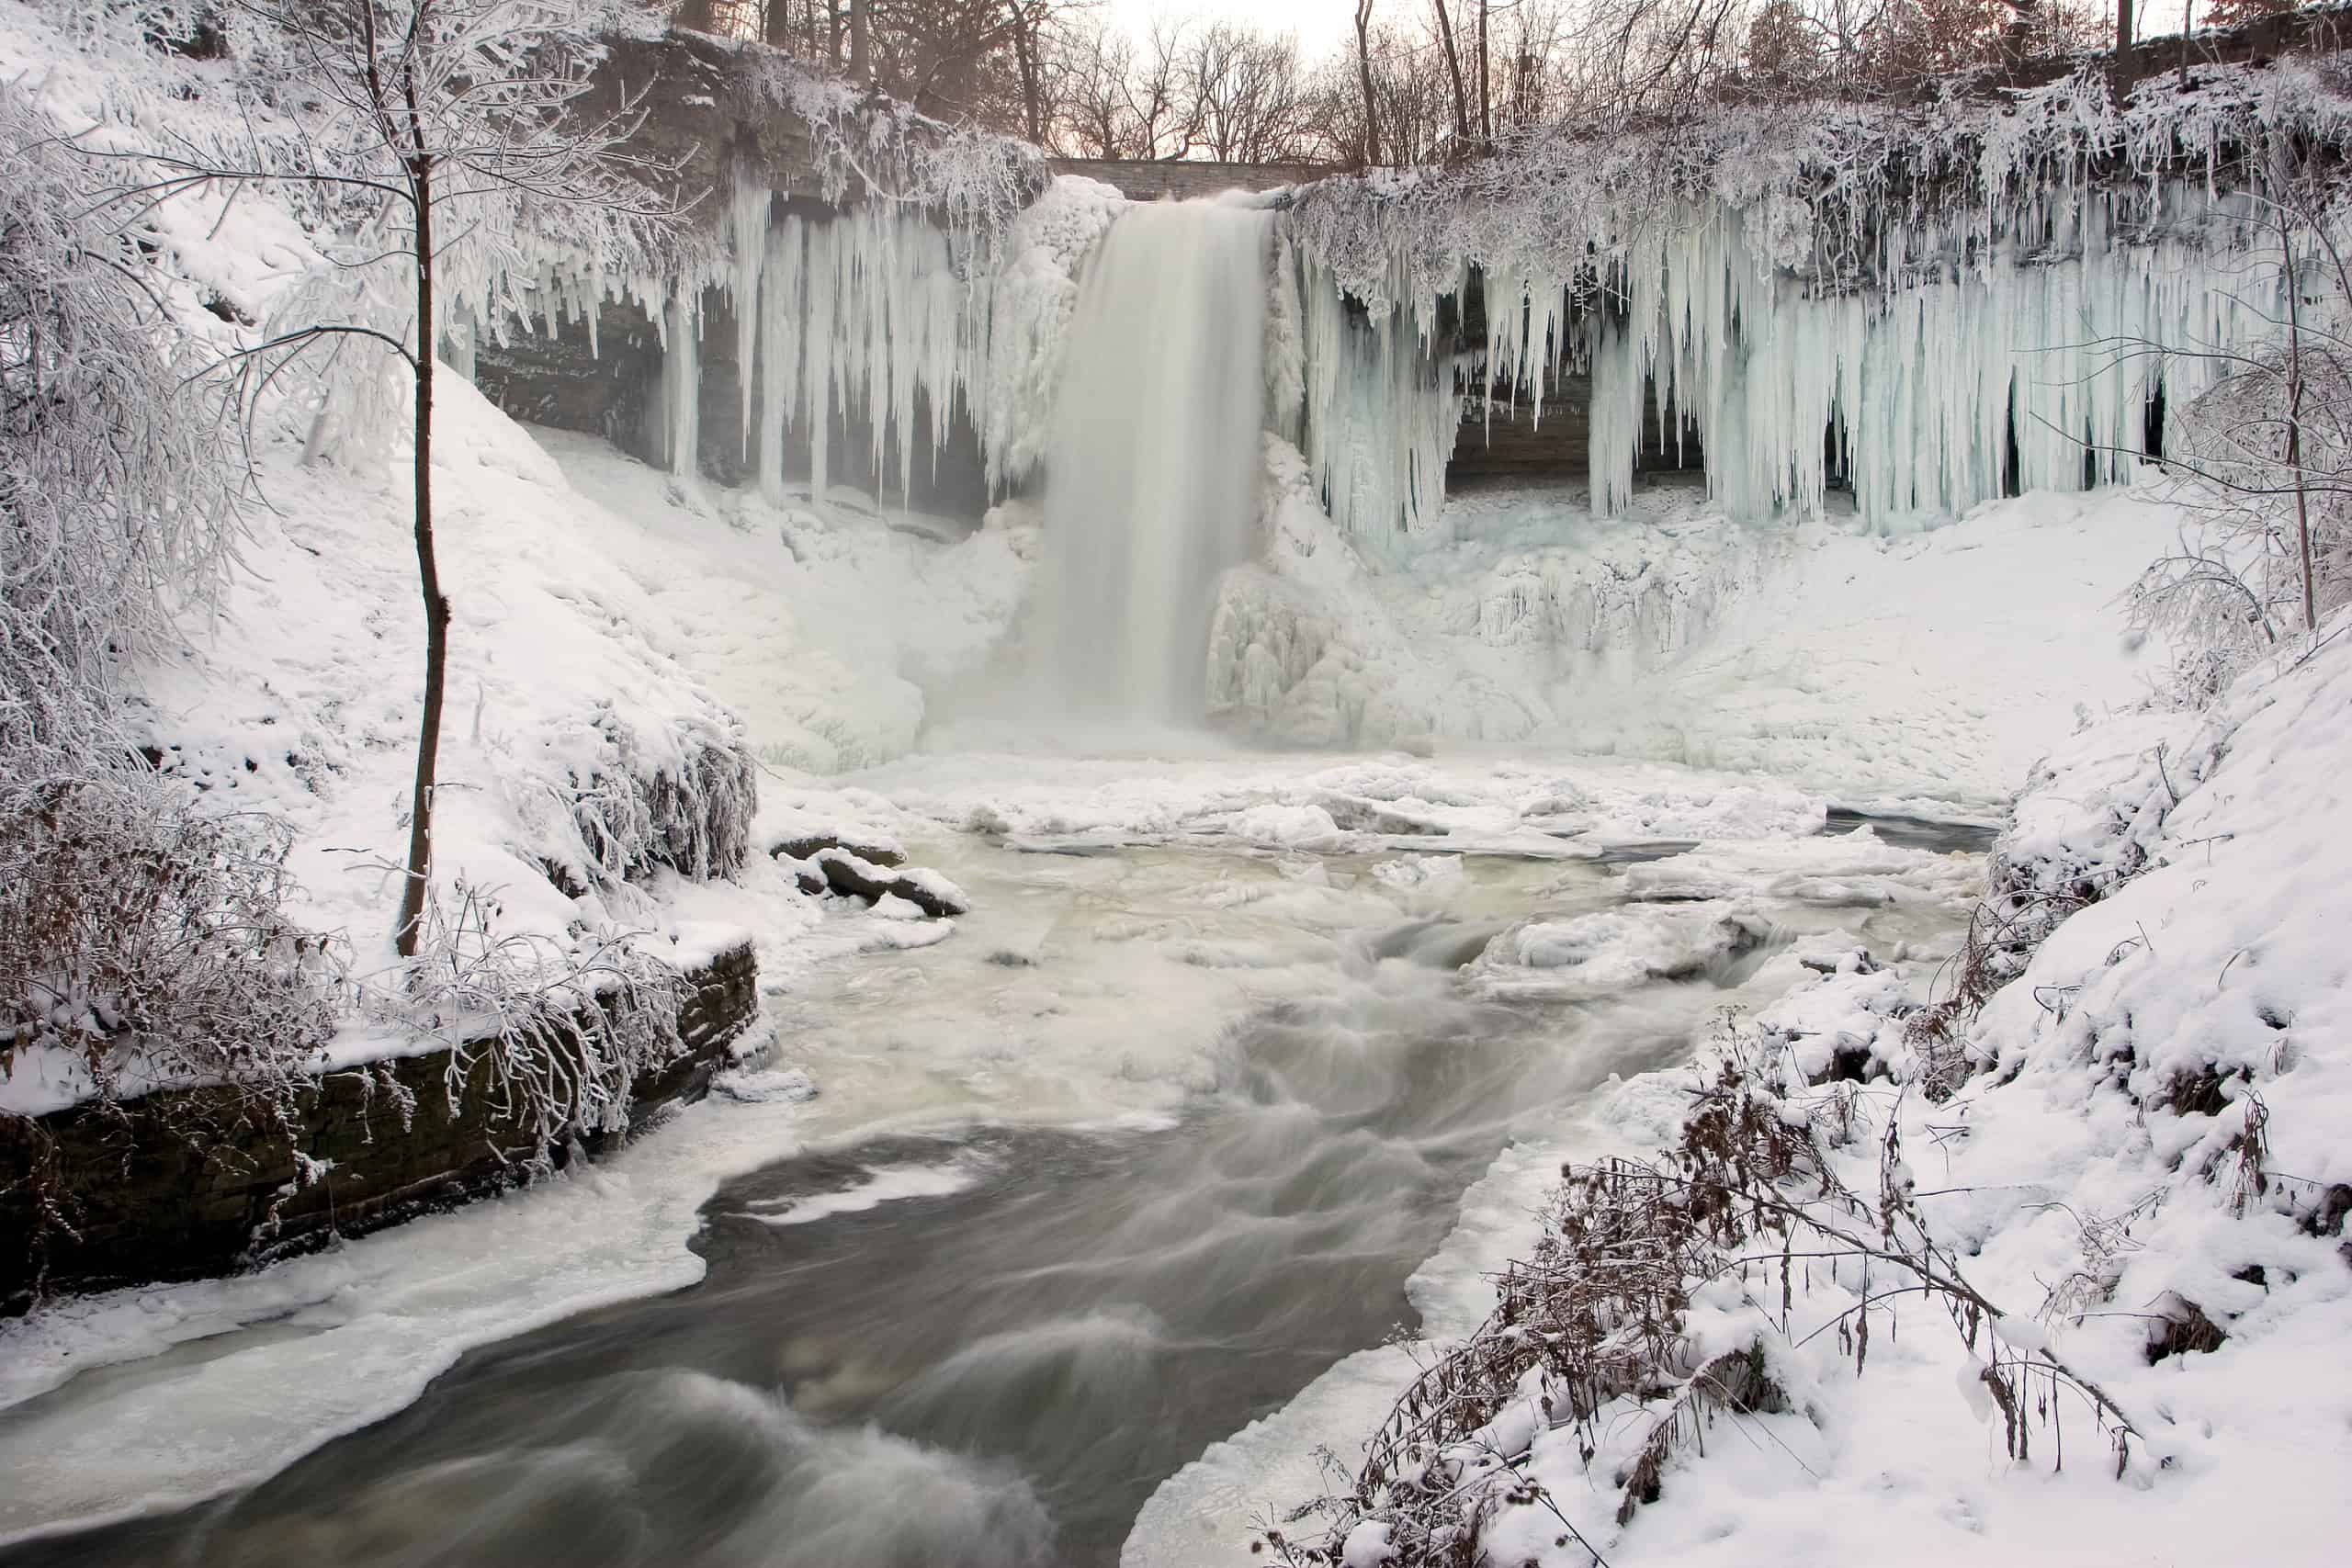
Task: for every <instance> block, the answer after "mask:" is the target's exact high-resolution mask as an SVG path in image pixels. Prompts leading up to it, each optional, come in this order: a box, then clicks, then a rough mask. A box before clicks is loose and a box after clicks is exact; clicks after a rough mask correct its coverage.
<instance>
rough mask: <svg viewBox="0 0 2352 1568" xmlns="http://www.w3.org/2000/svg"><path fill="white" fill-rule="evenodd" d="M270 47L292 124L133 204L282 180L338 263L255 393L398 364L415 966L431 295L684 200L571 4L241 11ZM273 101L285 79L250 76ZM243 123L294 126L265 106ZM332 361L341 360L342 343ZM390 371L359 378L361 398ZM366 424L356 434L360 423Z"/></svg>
mask: <svg viewBox="0 0 2352 1568" xmlns="http://www.w3.org/2000/svg"><path fill="white" fill-rule="evenodd" d="M240 5H241V8H242V9H243V10H244V11H246V12H247V13H248V14H249V15H251V16H252V17H254V19H255V20H256V21H258V22H260V23H261V24H262V25H263V26H265V27H266V28H269V29H270V30H271V31H272V32H273V33H274V34H275V35H276V36H277V38H278V39H281V40H282V43H283V47H284V49H285V51H286V54H285V59H286V69H287V71H288V74H289V76H290V82H288V84H286V85H290V86H291V87H292V88H293V89H294V90H295V92H296V93H298V94H300V96H302V97H303V98H305V99H307V100H309V101H311V102H313V103H315V105H316V106H317V107H316V109H315V112H313V113H311V114H310V115H308V116H306V117H305V118H304V119H303V120H302V121H301V122H300V124H299V127H297V128H296V129H293V130H288V131H284V132H282V133H279V134H277V135H275V136H264V135H262V134H260V133H258V132H256V133H254V135H253V136H252V137H251V139H250V140H249V141H245V142H243V143H241V144H239V145H235V146H232V147H224V148H199V147H197V146H194V145H185V146H181V147H177V148H171V149H164V150H159V151H154V152H147V153H144V154H142V155H141V162H142V164H144V165H146V166H148V167H153V168H160V169H161V170H162V171H164V173H163V177H162V178H161V179H159V180H156V181H153V182H150V183H147V184H144V185H142V186H140V187H139V188H138V189H136V190H134V191H130V192H126V193H124V194H125V195H126V197H136V198H138V199H141V200H160V199H169V198H170V197H174V196H175V195H178V194H181V193H184V192H187V191H189V190H194V189H198V188H202V187H206V186H214V185H218V184H223V183H226V184H232V185H234V184H243V183H260V184H264V185H266V186H272V187H274V188H276V189H277V192H278V193H279V194H280V196H281V197H284V198H285V199H286V200H287V201H288V203H289V205H291V206H292V207H293V208H294V209H295V210H296V211H298V212H299V213H300V215H301V216H302V217H303V218H304V220H305V221H306V226H308V227H309V228H311V231H312V232H313V233H314V234H316V235H319V236H320V237H321V238H322V240H323V241H324V242H325V243H327V244H328V245H329V246H331V247H335V248H339V249H340V251H341V252H342V254H341V257H340V263H339V265H337V266H336V267H335V268H334V269H332V270H331V271H330V272H328V273H326V274H322V275H321V276H319V277H317V278H315V279H314V280H313V282H312V285H311V287H308V288H300V289H297V290H295V291H294V294H293V298H292V300H291V303H290V305H289V307H288V309H289V310H293V311H295V312H298V314H296V315H294V316H292V317H291V318H289V319H287V320H284V321H281V322H280V323H278V324H277V327H276V330H273V331H272V332H271V333H269V335H268V336H267V337H266V339H265V340H264V341H262V342H261V343H259V344H255V345H254V346H253V347H251V348H249V349H247V350H244V351H243V353H242V354H241V355H240V356H239V363H240V364H241V366H242V368H243V377H244V385H245V387H246V388H247V389H248V390H249V391H250V392H251V393H252V394H253V395H254V399H255V400H257V398H258V395H259V393H260V391H261V390H262V389H266V388H268V387H270V386H272V385H274V384H276V383H277V382H278V381H279V380H280V379H281V378H283V377H284V376H285V374H286V373H287V372H288V370H289V369H290V368H291V367H293V366H294V364H295V362H296V361H298V360H300V359H301V358H303V357H304V356H305V355H309V354H311V352H313V351H316V350H336V351H340V350H341V349H343V348H345V347H346V346H348V345H349V344H353V343H355V342H356V343H358V344H363V345H366V346H371V347H373V348H375V349H377V350H379V351H381V353H382V354H383V355H388V356H390V360H391V361H393V362H394V363H396V364H397V365H399V366H400V367H401V369H402V370H403V371H404V372H405V373H406V376H405V379H406V381H407V384H408V387H409V390H410V394H411V396H410V402H411V408H412V413H413V455H412V457H413V460H412V479H413V495H412V525H413V535H414V540H415V547H416V565H417V582H418V588H419V590H420V592H421V595H422V597H423V601H424V627H425V654H424V712H423V716H422V718H421V720H420V724H419V734H418V738H417V754H416V773H415V781H414V786H413V791H412V795H411V800H410V808H409V843H408V853H407V856H406V861H405V865H404V883H403V886H402V891H401V908H400V914H399V917H398V919H397V921H396V923H395V925H394V929H393V940H394V943H395V945H396V947H397V948H398V950H399V952H400V953H401V956H402V957H403V958H410V957H413V956H414V955H415V953H416V946H417V939H418V935H419V931H420V929H421V925H422V921H423V918H424V901H425V895H426V892H427V889H428V887H429V885H430V875H431V867H432V856H433V806H434V793H435V787H436V783H437V765H438V759H439V754H440V743H441V717H442V706H443V698H444V688H445V684H446V679H447V661H448V639H449V600H448V596H447V592H445V590H444V588H443V586H442V579H441V568H440V559H439V555H438V552H437V550H436V548H435V537H434V523H435V515H434V502H433V435H434V381H435V364H436V358H437V348H438V340H439V336H440V333H441V332H442V330H443V328H444V327H445V326H446V325H447V321H448V320H449V318H450V310H449V304H450V302H449V300H448V299H447V298H446V297H445V296H444V295H443V294H442V292H441V291H440V288H439V284H440V281H441V278H442V276H443V275H444V274H445V273H446V272H447V271H448V270H450V269H451V268H452V267H458V268H460V269H463V268H465V267H467V266H469V265H472V263H473V260H474V259H475V258H479V257H481V256H482V255H484V254H489V255H497V254H501V253H504V254H515V253H517V252H524V253H527V252H533V251H539V252H562V251H567V250H568V251H570V252H571V254H575V255H577V256H579V257H581V258H582V262H583V264H585V265H598V263H599V261H603V262H609V261H610V260H611V259H612V258H613V257H614V256H616V255H626V256H633V257H636V258H639V259H647V260H650V259H651V258H654V257H656V256H658V254H660V253H661V252H662V249H663V247H664V246H665V245H666V244H667V243H668V241H669V239H670V237H671V234H672V232H673V230H674V227H675V224H676V220H677V218H678V216H679V214H680V212H681V210H682V206H681V203H680V202H679V200H678V199H677V198H676V197H675V196H674V195H673V194H666V193H664V192H663V191H662V190H661V189H659V188H657V182H659V181H661V180H662V179H663V178H664V177H665V176H667V175H670V174H673V173H674V168H673V166H672V165H668V164H662V162H660V161H659V160H658V159H657V158H655V157H654V156H652V155H650V154H647V153H641V152H635V151H632V149H631V147H630V141H631V138H632V137H633V136H634V135H635V133H636V131H637V130H638V128H639V124H640V122H641V119H642V114H641V111H640V108H639V105H638V103H637V102H636V100H634V99H624V101H622V102H621V103H620V104H619V105H618V106H617V107H613V108H611V109H608V110H605V111H604V112H600V113H585V112H582V110H583V108H584V100H586V99H588V98H589V96H590V95H591V93H592V92H593V90H594V84H593V82H592V73H593V72H594V68H595V65H596V63H597V62H598V61H599V60H600V59H601V58H602V50H601V46H600V45H599V43H598V42H597V33H596V28H597V25H598V22H599V20H600V17H601V13H600V11H599V9H598V8H597V7H595V6H578V5H572V4H565V3H563V0H240ZM244 85H245V87H246V88H247V90H249V91H252V92H254V94H255V95H256V96H262V97H265V98H266V97H269V96H275V92H276V89H277V86H278V84H277V83H274V82H252V81H249V82H247V83H246V84H244ZM247 123H248V124H249V125H263V124H273V123H275V124H281V125H282V124H284V123H285V122H284V121H282V120H277V119H274V118H272V117H270V116H268V115H266V114H255V115H250V116H248V117H247ZM328 357H329V359H330V362H331V363H333V364H336V365H339V366H345V367H348V366H350V365H351V364H352V361H353V358H354V356H352V355H345V354H341V353H340V352H337V353H335V354H333V355H329V356H328ZM380 385H381V378H380V377H379V376H377V375H375V374H374V371H373V367H361V368H357V369H353V370H352V371H351V372H350V374H349V376H348V378H347V381H346V387H347V390H349V391H350V393H351V394H352V395H355V396H360V397H363V398H364V397H365V396H366V395H367V392H368V389H369V388H370V387H371V386H380ZM363 423H364V422H363Z"/></svg>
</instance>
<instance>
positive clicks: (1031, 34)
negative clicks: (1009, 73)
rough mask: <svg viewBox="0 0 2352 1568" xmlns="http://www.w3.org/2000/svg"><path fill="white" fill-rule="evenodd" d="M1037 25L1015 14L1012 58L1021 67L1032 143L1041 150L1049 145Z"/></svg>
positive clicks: (1024, 114)
mask: <svg viewBox="0 0 2352 1568" xmlns="http://www.w3.org/2000/svg"><path fill="white" fill-rule="evenodd" d="M1034 28H1035V21H1034V20H1033V18H1032V17H1030V16H1029V14H1028V13H1027V12H1026V11H1025V10H1023V11H1019V12H1016V13H1015V14H1014V17H1013V22H1012V57H1013V61H1014V62H1015V63H1016V64H1018V65H1019V66H1020V68H1021V109H1022V118H1023V120H1024V121H1026V123H1027V126H1028V130H1029V141H1030V142H1031V143H1032V144H1033V145H1035V146H1038V147H1043V146H1044V145H1045V144H1046V105H1045V90H1044V85H1043V84H1042V82H1041V81H1040V79H1039V73H1038V70H1037V38H1036V34H1035V31H1034V30H1033V29H1034Z"/></svg>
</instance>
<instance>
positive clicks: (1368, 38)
mask: <svg viewBox="0 0 2352 1568" xmlns="http://www.w3.org/2000/svg"><path fill="white" fill-rule="evenodd" d="M1356 72H1357V74H1358V75H1359V76H1360V77H1362V79H1363V161H1364V164H1366V166H1368V167H1372V168H1377V167H1379V165H1380V103H1379V100H1378V99H1377V98H1375V97H1374V96H1373V91H1372V0H1356Z"/></svg>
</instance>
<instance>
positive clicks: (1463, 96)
mask: <svg viewBox="0 0 2352 1568" xmlns="http://www.w3.org/2000/svg"><path fill="white" fill-rule="evenodd" d="M2126 3H2128V0H2126ZM1430 6H1431V8H1432V9H1434V10H1435V11H1436V12H1437V39H1438V42H1439V44H1440V45H1442V47H1443V49H1444V51H1445V75H1446V80H1447V82H1448V83H1450V84H1451V85H1452V86H1453V140H1454V144H1455V145H1456V146H1457V147H1458V146H1460V145H1461V144H1462V143H1464V142H1465V141H1469V140H1470V95H1469V94H1468V93H1467V92H1466V91H1464V88H1463V85H1462V54H1461V51H1458V50H1456V49H1455V48H1454V47H1453V17H1450V16H1448V15H1447V14H1446V0H1430Z"/></svg>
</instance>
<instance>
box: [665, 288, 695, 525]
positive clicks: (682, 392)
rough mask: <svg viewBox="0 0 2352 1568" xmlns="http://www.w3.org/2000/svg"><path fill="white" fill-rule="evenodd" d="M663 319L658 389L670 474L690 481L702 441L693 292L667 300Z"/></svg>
mask: <svg viewBox="0 0 2352 1568" xmlns="http://www.w3.org/2000/svg"><path fill="white" fill-rule="evenodd" d="M666 316H667V320H666V321H665V323H664V328H663V333H662V338H663V346H664V347H665V349H666V350H667V353H666V355H665V357H664V359H663V363H662V395H663V398H664V400H665V402H666V404H667V407H666V409H665V410H664V412H666V414H667V415H668V421H667V423H668V434H669V457H670V471H671V472H672V473H673V474H676V475H677V476H679V477H680V478H681V479H693V478H694V477H695V473H696V471H697V469H696V463H695V455H696V452H697V450H698V448H699V446H700V444H701V438H702V353H701V347H702V311H701V310H700V301H699V300H698V299H695V297H694V294H693V292H691V291H688V292H682V293H680V294H678V295H677V296H675V297H674V298H673V299H671V301H670V305H669V308H668V310H667V312H666Z"/></svg>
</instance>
